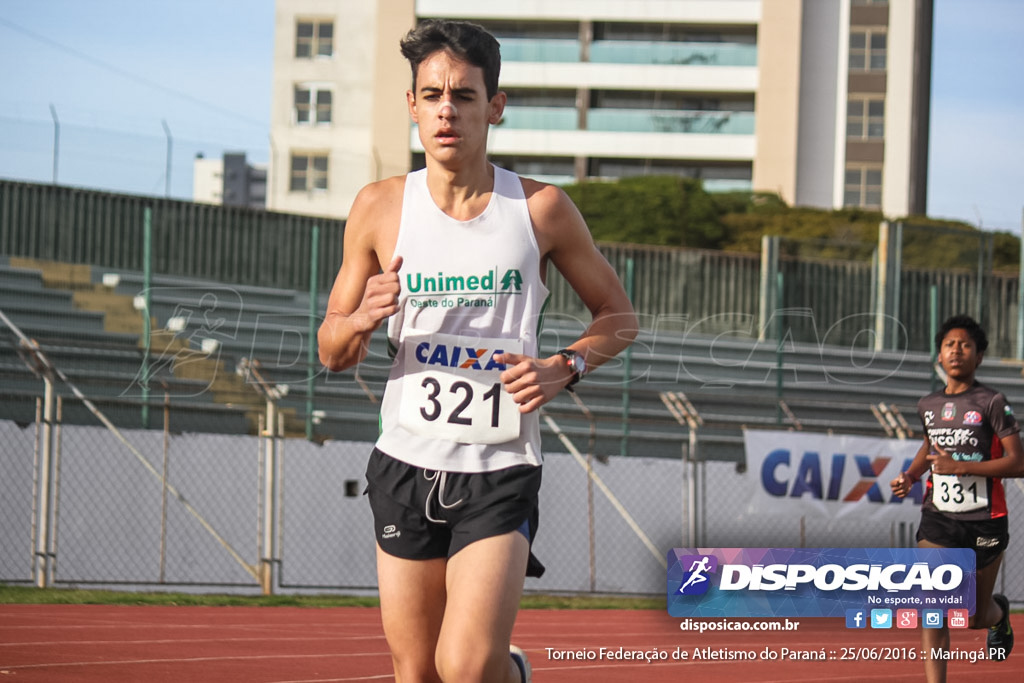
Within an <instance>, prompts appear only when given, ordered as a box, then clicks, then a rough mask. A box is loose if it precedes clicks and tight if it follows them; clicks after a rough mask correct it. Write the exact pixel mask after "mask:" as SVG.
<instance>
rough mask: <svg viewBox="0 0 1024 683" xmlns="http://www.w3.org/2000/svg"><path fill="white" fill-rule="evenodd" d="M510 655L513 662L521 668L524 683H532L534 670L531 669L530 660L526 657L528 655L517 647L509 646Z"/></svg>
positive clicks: (520, 673) (520, 672)
mask: <svg viewBox="0 0 1024 683" xmlns="http://www.w3.org/2000/svg"><path fill="white" fill-rule="evenodd" d="M508 653H509V655H510V656H511V657H512V661H513V662H515V663H516V666H518V667H519V675H520V676H522V678H523V683H531V681H533V669H531V668H530V658H529V657H527V656H526V653H525V652H523V651H522V649H521V648H518V647H516V646H515V645H509V648H508Z"/></svg>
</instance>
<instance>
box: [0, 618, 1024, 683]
mask: <svg viewBox="0 0 1024 683" xmlns="http://www.w3.org/2000/svg"><path fill="white" fill-rule="evenodd" d="M682 621H683V620H681V619H676V618H672V617H669V616H668V615H667V614H666V613H664V612H662V611H651V610H643V611H625V610H524V611H522V612H520V615H519V619H518V621H517V624H516V630H515V642H516V644H518V645H519V646H520V647H522V648H524V649H525V650H526V651H527V652H528V653H529V655H530V659H531V662H532V664H533V671H534V680H535V681H537V682H538V683H547V682H550V683H574V682H579V683H583V682H587V683H591V682H593V681H630V683H639V682H641V681H642V682H652V683H659V682H662V681H680V680H691V681H715V682H718V681H725V682H740V681H756V682H758V683H768V682H771V681H779V682H781V681H787V682H788V681H857V682H862V681H863V682H866V681H907V680H923V665H922V663H921V661H920V658H919V657H918V659H916V660H910V659H906V658H905V657H906V656H907V654H908V653H915V654H918V653H919V652H920V631H919V630H909V629H894V630H872V629H866V630H852V629H847V628H845V625H844V622H843V620H839V619H803V620H797V621H800V622H801V623H800V626H799V628H798V629H797V630H795V631H773V632H765V631H725V632H708V633H704V634H703V635H700V634H697V633H695V632H692V631H682V630H680V624H681V622H682ZM747 621H748V620H734V621H733V623H743V622H747ZM1013 622H1014V626H1015V628H1016V629H1017V631H1018V632H1024V616H1022V615H1019V614H1018V615H1015V618H1014V620H1013ZM984 646H985V634H984V632H982V631H959V630H955V631H953V638H952V651H953V652H954V653H958V654H961V655H964V656H966V654H967V653H969V652H972V651H977V650H978V649H980V648H984ZM1019 647H1020V649H1021V651H1019V652H1017V653H1015V655H1014V656H1011V657H1010V659H1009V660H1008V661H1005V662H992V661H979V662H977V663H973V664H972V663H970V662H969V661H966V660H954V661H951V662H950V665H949V680H950V681H958V680H972V681H984V682H985V683H1000V682H1002V681H1007V682H1009V681H1014V682H1015V683H1016V682H1019V681H1024V645H1021V646H1019ZM601 648H605V650H604V652H603V653H602V651H601ZM619 648H623V650H622V652H623V653H626V652H630V651H646V652H651V651H653V652H654V653H655V655H656V656H658V657H659V658H660V657H666V659H664V660H662V659H659V660H658V661H656V662H650V663H648V662H646V661H631V660H626V659H621V658H614V657H611V658H610V657H608V653H612V654H613V655H618V654H619V652H620V651H619ZM784 648H785V649H784ZM822 648H824V650H825V657H826V659H825V661H805V660H800V659H792V658H790V656H791V653H793V652H797V653H820V652H821V650H822ZM695 650H697V654H698V655H701V654H704V655H705V656H708V655H714V654H718V655H719V656H736V655H737V653H741V652H748V651H753V652H754V654H755V656H756V657H757V659H756V660H755V661H741V660H725V659H708V658H703V659H696V660H695V659H694V651H695ZM677 651H678V652H679V653H683V652H685V653H686V657H687V659H686V660H685V661H683V660H677V659H673V655H674V654H675V653H676V652H677ZM762 652H767V656H768V657H771V656H773V655H774V656H775V658H773V659H761V656H762V655H761V653H762ZM570 653H572V654H570ZM844 653H845V654H846V655H848V656H852V657H855V658H860V657H868V658H870V657H883V656H886V655H890V654H896V655H899V656H902V657H904V658H902V659H899V658H897V659H891V658H890V659H887V660H884V661H872V660H871V659H868V660H866V661H865V660H860V661H858V659H845V660H844V659H843V655H844ZM391 678H392V676H391V663H390V657H389V656H388V651H387V645H386V643H385V642H384V635H383V633H382V632H381V628H380V615H379V612H378V611H377V610H376V609H372V608H357V607H356V608H332V609H315V608H289V607H125V606H98V605H74V606H66V605H57V606H54V605H0V683H6V682H8V681H10V682H11V683H16V682H21V681H24V682H26V683H28V682H29V681H47V682H48V683H52V682H57V683H59V682H62V681H76V682H84V683H93V682H97V683H98V682H99V681H103V682H104V683H119V682H122V681H132V682H136V681H142V682H144V683H164V682H172V681H173V682H181V681H188V682H194V681H198V682H205V681H217V682H218V683H235V682H243V681H244V682H245V683H300V682H307V681H309V682H312V681H318V682H319V681H375V680H385V681H386V680H390V679H391Z"/></svg>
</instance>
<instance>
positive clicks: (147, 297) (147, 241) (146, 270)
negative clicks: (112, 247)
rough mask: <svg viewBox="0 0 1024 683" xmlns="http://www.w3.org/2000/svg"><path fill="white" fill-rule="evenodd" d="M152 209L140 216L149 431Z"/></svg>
mask: <svg viewBox="0 0 1024 683" xmlns="http://www.w3.org/2000/svg"><path fill="white" fill-rule="evenodd" d="M152 284H153V209H151V208H150V207H148V206H147V207H146V209H145V211H143V214H142V291H143V295H142V296H143V299H144V301H145V305H144V308H143V311H142V428H143V429H149V352H150V348H149V347H150V346H151V345H152V333H153V331H152V329H151V326H152V321H151V320H150V316H149V312H150V310H151V309H152V305H153V294H152V292H151V291H150V290H151V288H152Z"/></svg>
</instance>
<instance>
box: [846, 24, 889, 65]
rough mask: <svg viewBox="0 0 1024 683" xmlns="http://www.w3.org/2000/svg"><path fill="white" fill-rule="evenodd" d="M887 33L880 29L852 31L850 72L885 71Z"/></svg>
mask: <svg viewBox="0 0 1024 683" xmlns="http://www.w3.org/2000/svg"><path fill="white" fill-rule="evenodd" d="M885 45H886V33H885V31H884V30H880V29H852V30H851V31H850V71H885Z"/></svg>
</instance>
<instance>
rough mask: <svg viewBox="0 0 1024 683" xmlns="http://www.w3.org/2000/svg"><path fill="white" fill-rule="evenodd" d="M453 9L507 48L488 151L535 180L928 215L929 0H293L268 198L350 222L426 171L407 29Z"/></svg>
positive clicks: (287, 8) (280, 66) (285, 24)
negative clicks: (410, 174)
mask: <svg viewBox="0 0 1024 683" xmlns="http://www.w3.org/2000/svg"><path fill="white" fill-rule="evenodd" d="M440 17H443V18H455V19H467V20H471V21H476V22H478V23H480V24H482V25H484V26H485V27H486V28H487V29H488V30H490V31H491V32H492V33H493V34H494V35H495V36H496V37H497V38H498V40H499V42H500V43H501V46H502V72H501V87H502V89H503V90H504V91H506V92H507V93H508V96H509V100H508V106H507V108H506V110H505V116H504V119H503V120H502V122H501V123H500V124H499V125H497V126H494V127H492V129H491V133H490V138H489V151H490V154H491V158H492V159H493V160H494V161H495V162H496V163H499V164H500V165H502V166H505V167H507V168H510V169H512V170H514V171H516V172H518V173H520V174H522V175H526V176H530V177H534V178H537V179H540V180H546V181H549V182H555V183H569V182H576V181H581V180H586V179H609V178H619V177H624V176H631V175H650V174H673V175H680V176H686V177H693V178H700V179H701V180H702V181H703V183H704V186H705V188H706V189H708V190H710V191H716V190H745V191H766V192H773V193H777V194H779V195H780V196H781V197H782V198H783V199H784V200H785V201H787V202H788V203H790V204H796V205H804V206H815V207H821V208H840V207H843V206H858V207H864V208H868V209H874V210H881V211H882V212H883V213H884V214H885V215H887V216H890V217H901V216H906V215H909V214H915V213H924V206H925V198H926V170H927V146H928V100H929V97H930V90H929V84H930V71H931V34H932V31H931V20H932V0H889V1H888V2H884V1H883V2H879V1H871V0H559V2H542V1H541V0H505V1H504V2H502V3H499V4H495V5H491V4H489V3H480V2H478V1H477V0H376V1H367V2H356V1H355V0H278V1H277V19H276V21H277V29H276V38H275V41H276V44H275V58H274V90H273V93H274V94H273V112H272V117H271V121H272V131H271V140H272V149H271V168H270V176H269V178H268V189H267V195H268V208H271V209H274V210H281V211H294V212H299V213H309V214H320V215H329V216H336V217H344V216H345V215H346V214H347V212H348V209H349V207H350V206H351V202H352V200H353V198H354V197H355V193H356V192H358V190H359V188H360V187H362V186H363V185H365V184H366V183H368V182H371V181H373V180H376V179H379V178H383V177H387V176H389V175H395V174H398V173H403V172H406V171H408V170H409V169H411V168H416V167H419V166H422V163H423V161H422V147H421V146H420V145H419V141H418V138H417V135H416V131H415V129H414V128H413V127H412V125H411V124H410V122H409V119H408V115H407V112H406V106H405V98H404V92H405V90H406V89H408V87H409V86H410V83H411V75H410V72H409V68H408V65H407V64H406V63H405V61H404V60H403V59H402V58H401V55H400V54H399V51H398V40H399V39H400V37H401V36H402V35H403V34H404V33H405V32H406V31H408V30H409V28H411V27H412V26H414V25H415V23H416V21H417V20H421V19H426V18H440Z"/></svg>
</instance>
